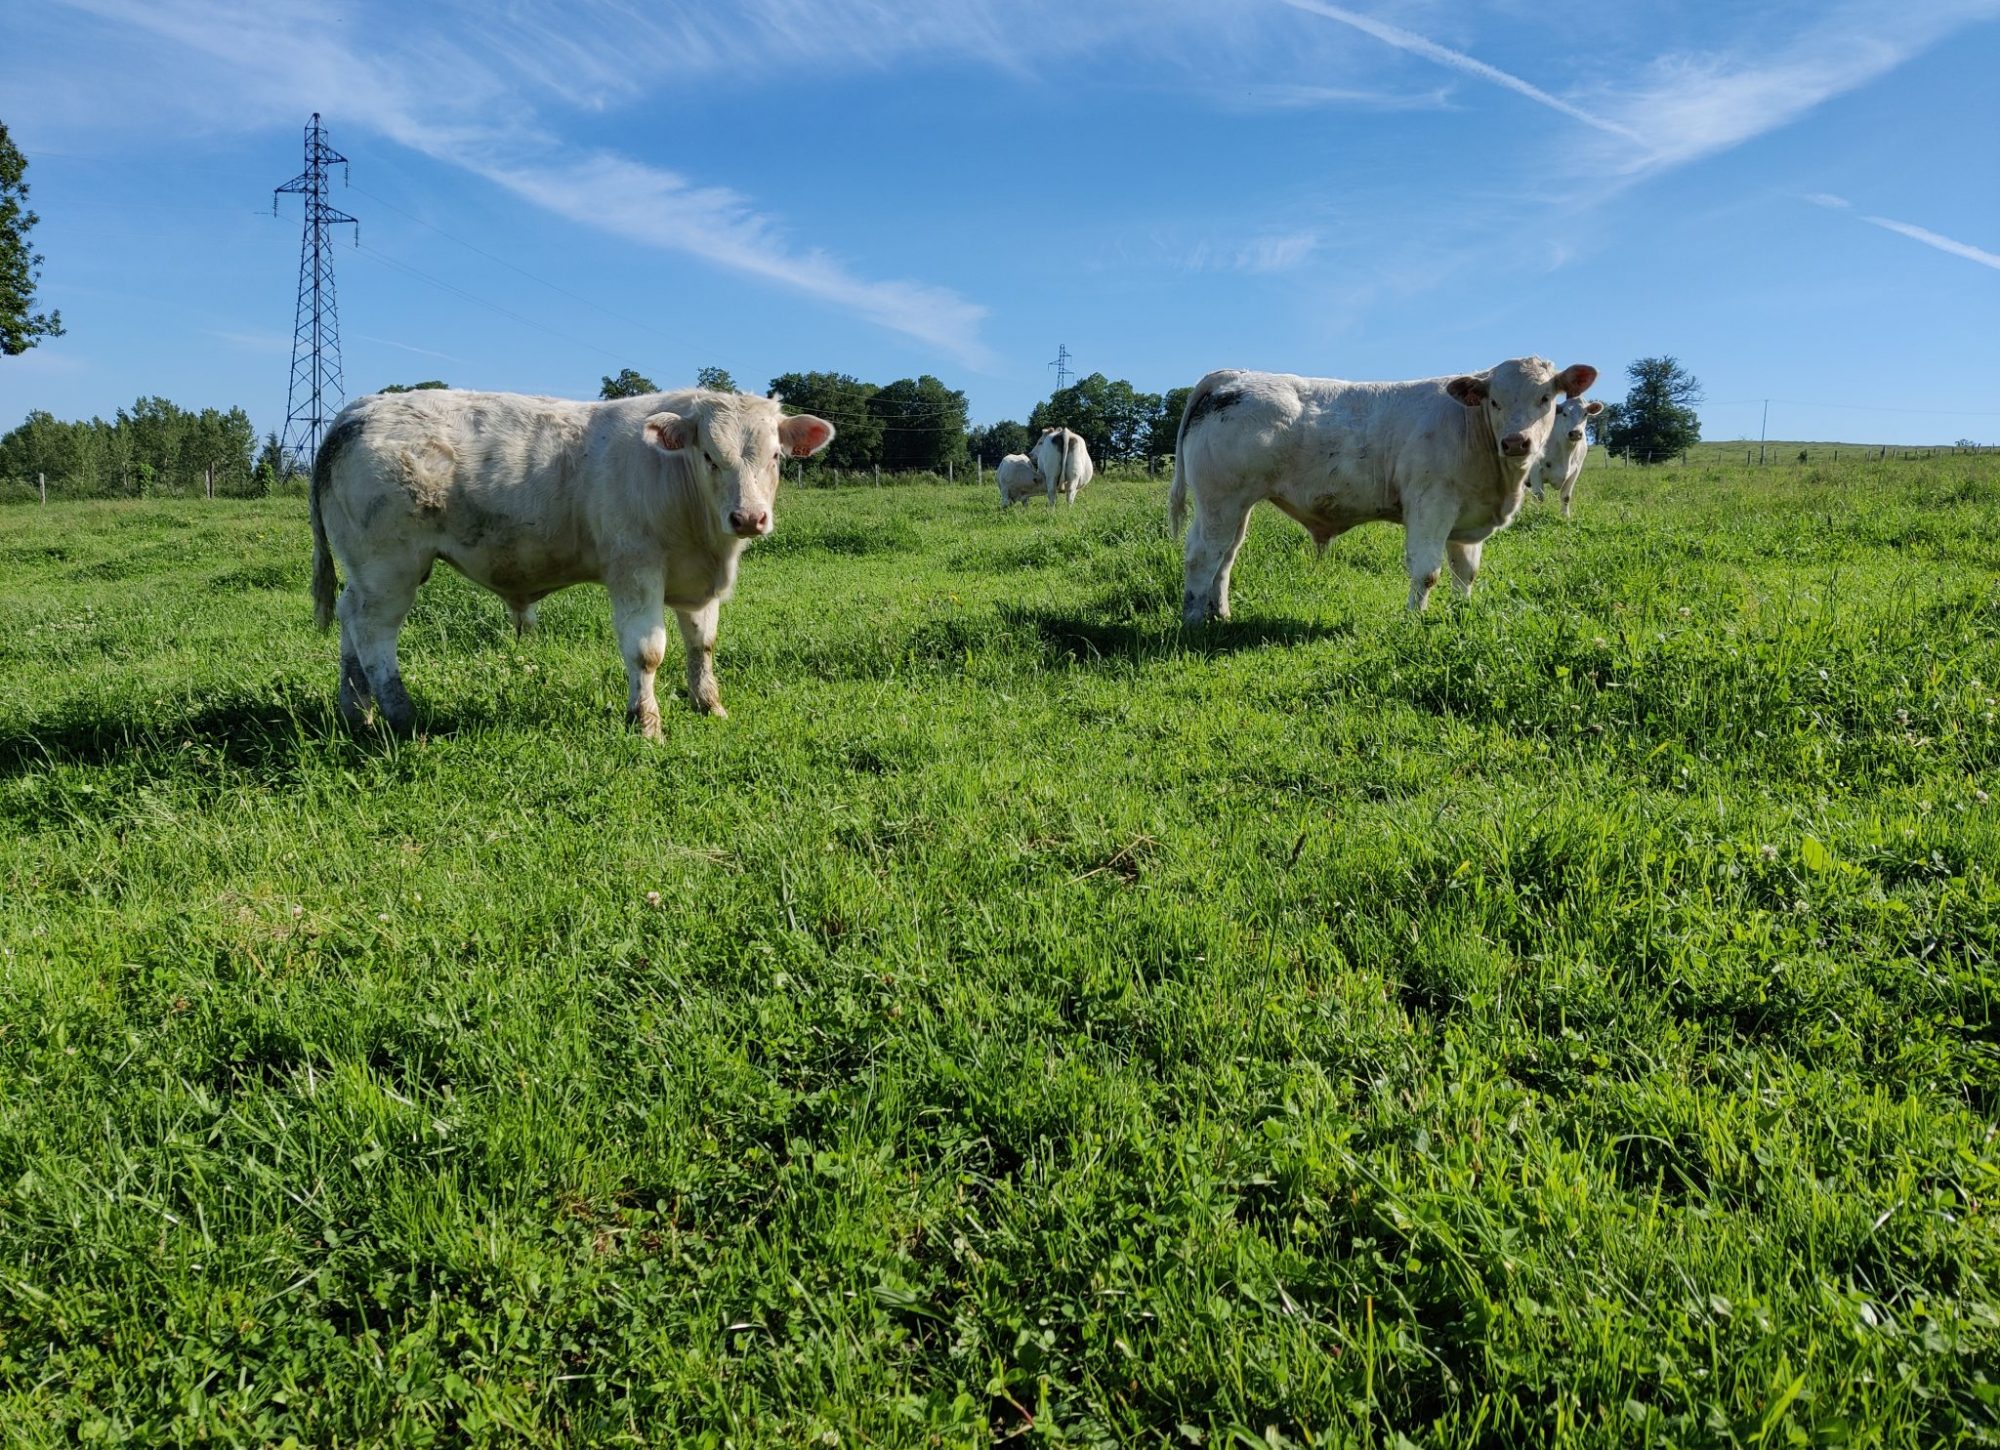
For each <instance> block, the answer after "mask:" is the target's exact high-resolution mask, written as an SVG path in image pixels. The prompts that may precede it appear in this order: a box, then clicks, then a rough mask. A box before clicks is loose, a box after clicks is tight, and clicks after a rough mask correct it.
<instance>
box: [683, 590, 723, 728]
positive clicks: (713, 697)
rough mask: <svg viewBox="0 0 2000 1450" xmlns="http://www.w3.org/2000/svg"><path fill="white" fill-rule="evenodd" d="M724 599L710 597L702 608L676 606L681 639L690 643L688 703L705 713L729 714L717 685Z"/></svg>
mask: <svg viewBox="0 0 2000 1450" xmlns="http://www.w3.org/2000/svg"><path fill="white" fill-rule="evenodd" d="M721 615H722V601H721V600H720V599H711V600H709V601H708V603H706V604H704V605H702V607H701V608H699V609H677V610H675V611H674V617H675V618H676V619H677V620H679V621H680V626H681V643H682V644H683V645H685V646H686V647H687V675H688V703H689V704H691V705H693V706H694V708H695V709H697V710H699V711H700V712H701V713H702V714H704V715H713V716H714V717H715V718H716V719H718V720H726V719H728V718H729V712H728V711H727V710H725V709H723V708H722V691H721V690H719V689H717V688H716V685H715V630H716V625H717V623H718V622H719V620H720V618H721Z"/></svg>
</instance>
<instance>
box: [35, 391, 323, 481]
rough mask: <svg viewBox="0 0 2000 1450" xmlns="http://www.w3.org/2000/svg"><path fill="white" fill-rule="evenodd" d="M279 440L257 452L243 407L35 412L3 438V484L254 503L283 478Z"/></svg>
mask: <svg viewBox="0 0 2000 1450" xmlns="http://www.w3.org/2000/svg"><path fill="white" fill-rule="evenodd" d="M283 456H284V455H283V452H282V450H281V449H280V448H279V447H278V438H277V435H276V434H271V435H269V436H267V437H266V438H265V440H264V444H263V447H262V448H261V449H260V448H258V446H257V431H256V429H254V428H253V427H251V425H250V415H249V414H248V413H246V412H244V411H243V410H242V409H241V408H231V409H229V410H228V411H226V412H225V411H223V410H221V409H219V408H203V409H202V410H201V411H200V412H193V411H190V410H188V409H186V408H182V407H179V406H178V405H176V404H174V403H172V402H169V401H168V400H167V399H165V398H140V399H139V400H138V401H137V402H135V403H134V404H133V405H132V406H131V407H130V408H120V409H119V410H118V413H117V415H116V416H115V417H114V418H112V419H111V420H110V421H108V422H107V421H106V420H105V419H103V418H92V419H90V420H89V421H87V422H74V423H71V422H64V421H63V420H62V419H60V418H57V417H56V416H55V415H54V414H52V413H48V412H43V411H41V410H37V411H35V412H32V413H30V414H28V417H27V421H26V422H24V423H22V424H21V426H20V427H18V428H16V429H14V430H13V431H12V432H11V433H8V434H6V435H5V436H4V437H0V481H4V482H6V483H9V484H13V485H16V486H20V485H26V486H27V487H29V488H33V487H35V486H36V485H37V481H38V480H39V479H41V478H46V479H47V480H48V482H49V484H50V485H51V486H52V487H54V488H57V489H59V490H60V491H61V492H62V494H63V495H64V496H65V497H70V498H77V497H91V498H146V497H156V496H161V495H173V494H191V493H204V492H206V491H208V489H209V488H210V486H211V482H212V486H213V488H214V491H215V492H216V493H218V494H225V495H234V496H236V497H252V496H256V495H261V494H266V493H270V492H271V491H272V490H273V489H275V488H277V487H278V486H279V484H280V483H281V482H282V480H283V477H284V468H283Z"/></svg>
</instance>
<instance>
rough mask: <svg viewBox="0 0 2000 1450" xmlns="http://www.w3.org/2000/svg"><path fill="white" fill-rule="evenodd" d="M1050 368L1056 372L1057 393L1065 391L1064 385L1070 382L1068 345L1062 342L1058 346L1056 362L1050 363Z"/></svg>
mask: <svg viewBox="0 0 2000 1450" xmlns="http://www.w3.org/2000/svg"><path fill="white" fill-rule="evenodd" d="M1049 366H1050V367H1052V368H1054V369H1055V370H1056V391H1057V392H1058V393H1060V392H1061V391H1062V390H1063V385H1064V384H1065V383H1067V382H1068V381H1069V371H1070V369H1069V344H1068V343H1066V342H1060V343H1057V344H1056V360H1055V361H1054V362H1052V363H1050V364H1049Z"/></svg>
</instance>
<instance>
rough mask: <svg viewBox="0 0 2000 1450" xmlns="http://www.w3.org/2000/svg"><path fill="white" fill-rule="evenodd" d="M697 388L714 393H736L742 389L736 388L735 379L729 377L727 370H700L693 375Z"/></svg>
mask: <svg viewBox="0 0 2000 1450" xmlns="http://www.w3.org/2000/svg"><path fill="white" fill-rule="evenodd" d="M694 385H695V386H696V387H697V388H707V389H709V390H710V391H711V392H716V393H736V392H741V391H742V389H740V388H738V387H737V386H736V379H734V378H732V377H731V376H729V370H728V369H727V368H701V369H698V370H697V371H696V373H695V375H694Z"/></svg>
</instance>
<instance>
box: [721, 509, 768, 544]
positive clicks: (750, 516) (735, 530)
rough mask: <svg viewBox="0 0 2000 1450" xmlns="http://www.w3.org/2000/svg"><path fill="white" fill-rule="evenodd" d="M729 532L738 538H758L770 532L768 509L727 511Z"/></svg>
mask: <svg viewBox="0 0 2000 1450" xmlns="http://www.w3.org/2000/svg"><path fill="white" fill-rule="evenodd" d="M729 532H730V533H732V534H734V535H736V537H737V538H739V539H760V538H762V537H763V536H764V535H766V534H768V533H770V532H771V513H770V510H769V509H758V510H756V511H755V512H752V511H750V510H748V509H731V510H730V511H729Z"/></svg>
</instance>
